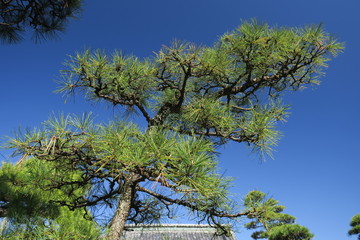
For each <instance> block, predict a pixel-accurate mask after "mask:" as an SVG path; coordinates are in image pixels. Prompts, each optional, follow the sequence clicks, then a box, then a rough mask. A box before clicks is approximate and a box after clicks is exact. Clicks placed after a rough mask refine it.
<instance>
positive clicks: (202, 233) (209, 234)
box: [122, 224, 235, 240]
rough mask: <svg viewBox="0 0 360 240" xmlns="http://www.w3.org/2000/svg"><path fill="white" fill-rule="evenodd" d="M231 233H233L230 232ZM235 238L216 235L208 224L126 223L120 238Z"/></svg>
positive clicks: (227, 239)
mask: <svg viewBox="0 0 360 240" xmlns="http://www.w3.org/2000/svg"><path fill="white" fill-rule="evenodd" d="M232 235H233V234H232ZM141 239H144V240H235V236H234V235H233V236H230V237H227V236H224V235H222V236H217V235H216V234H215V229H214V228H212V227H210V226H209V225H189V224H163V225H137V226H136V225H126V227H125V234H124V237H123V238H122V240H141Z"/></svg>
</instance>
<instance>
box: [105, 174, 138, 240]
mask: <svg viewBox="0 0 360 240" xmlns="http://www.w3.org/2000/svg"><path fill="white" fill-rule="evenodd" d="M135 185H136V183H134V182H127V181H125V182H124V184H123V187H122V189H121V190H122V191H121V196H120V200H119V203H118V205H117V208H116V210H115V213H114V217H113V219H112V220H111V223H110V229H109V232H108V234H107V236H106V239H107V240H120V239H121V236H122V234H123V231H124V227H125V223H126V219H127V217H128V216H129V212H130V208H131V202H132V200H133V198H134V193H135Z"/></svg>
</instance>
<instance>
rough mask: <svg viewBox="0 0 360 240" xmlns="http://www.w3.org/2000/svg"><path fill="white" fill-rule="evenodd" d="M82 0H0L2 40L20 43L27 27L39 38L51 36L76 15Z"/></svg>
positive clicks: (0, 36)
mask: <svg viewBox="0 0 360 240" xmlns="http://www.w3.org/2000/svg"><path fill="white" fill-rule="evenodd" d="M81 2H82V1H81V0H56V1H54V0H28V1H22V0H1V1H0V40H2V41H3V42H6V43H17V42H19V41H21V40H23V38H24V35H25V33H26V31H27V30H30V29H31V30H32V31H33V33H34V34H33V36H34V37H35V39H36V40H41V39H43V38H52V37H54V36H56V34H57V32H61V31H63V30H64V29H65V26H66V24H67V23H68V21H69V18H73V17H75V16H76V15H77V14H78V13H79V11H80V7H81Z"/></svg>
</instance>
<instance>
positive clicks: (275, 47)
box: [8, 21, 342, 239]
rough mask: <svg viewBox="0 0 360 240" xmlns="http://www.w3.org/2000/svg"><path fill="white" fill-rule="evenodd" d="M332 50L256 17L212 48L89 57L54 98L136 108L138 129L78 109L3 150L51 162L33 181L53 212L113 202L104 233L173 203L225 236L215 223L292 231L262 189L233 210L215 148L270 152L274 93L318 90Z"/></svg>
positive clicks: (324, 39) (317, 32)
mask: <svg viewBox="0 0 360 240" xmlns="http://www.w3.org/2000/svg"><path fill="white" fill-rule="evenodd" d="M341 50H342V44H340V43H338V42H337V41H336V40H334V39H333V38H331V37H330V36H329V35H328V34H327V33H325V32H324V31H323V30H322V28H321V26H316V27H306V28H270V27H269V26H268V25H266V24H262V23H258V22H256V21H251V22H245V23H243V24H242V25H241V26H240V27H239V28H238V29H237V30H235V31H233V32H230V33H227V34H225V35H224V36H222V37H221V38H220V39H219V41H218V42H217V43H216V44H215V45H214V46H212V47H204V46H202V47H198V46H195V45H194V44H191V43H183V42H180V41H175V42H174V43H173V44H172V45H171V46H169V47H166V46H165V47H163V48H162V49H161V50H160V51H159V52H158V53H157V54H156V55H155V56H154V57H153V58H150V59H138V58H136V57H134V56H124V55H123V54H121V53H119V52H115V53H114V54H113V55H112V56H107V55H105V53H104V52H102V51H95V52H92V51H90V50H88V51H85V52H84V53H79V54H77V55H75V56H73V57H71V58H70V59H69V61H68V62H67V63H66V69H65V70H64V71H63V72H62V73H63V74H62V80H61V81H60V84H61V87H60V88H59V89H58V92H62V93H65V95H67V94H74V93H76V92H77V91H80V92H82V93H84V94H85V96H86V97H87V99H88V100H90V101H105V102H107V103H110V104H112V105H114V106H117V105H119V106H121V107H125V108H127V110H131V111H133V112H138V113H140V116H142V117H143V118H144V120H145V121H146V123H147V128H144V129H141V128H140V127H138V126H136V124H133V123H130V122H120V121H115V122H110V123H109V124H102V125H99V124H95V123H94V122H93V121H92V120H91V117H90V115H86V114H84V115H83V116H81V117H76V116H70V115H69V116H60V117H52V118H50V120H48V121H46V122H45V123H44V124H43V127H42V128H39V129H35V130H33V131H25V132H24V133H21V132H19V134H18V135H16V136H15V137H14V138H13V139H11V140H10V141H9V142H8V147H9V148H12V149H14V150H15V153H18V154H25V155H26V156H31V157H33V158H35V159H37V160H38V161H40V162H47V163H49V164H50V166H52V167H53V168H52V169H53V170H52V171H51V174H44V176H43V178H44V182H43V184H45V185H42V186H46V187H48V189H45V190H46V191H48V190H50V189H51V190H52V189H58V190H59V191H60V192H61V193H62V194H63V195H64V196H62V195H61V194H59V195H56V199H55V200H54V202H56V203H58V204H60V205H61V206H68V207H69V208H71V209H78V208H89V207H91V208H96V207H98V206H101V205H106V206H109V207H113V206H114V205H115V204H116V203H118V207H117V210H116V211H115V213H114V218H113V219H117V220H116V221H111V222H110V225H111V227H110V229H112V230H111V231H113V232H110V235H109V236H112V238H119V237H120V236H121V231H122V230H121V228H122V226H123V225H122V224H123V223H125V221H129V222H134V223H139V222H140V223H143V222H152V221H158V220H159V219H160V218H161V216H163V215H167V216H169V217H171V216H173V211H174V209H175V210H176V206H182V207H185V208H187V209H188V210H189V211H191V212H193V213H195V216H196V217H198V219H199V221H200V222H201V221H207V222H208V223H209V224H212V225H214V226H216V227H217V228H218V229H220V230H221V231H222V232H224V233H226V232H227V231H228V229H226V227H224V226H223V225H222V223H224V221H226V220H224V219H234V218H237V217H241V216H247V217H248V218H250V219H251V220H252V221H251V222H250V223H248V224H247V225H246V227H247V228H249V229H258V228H264V231H263V230H261V231H258V232H255V233H254V235H253V237H254V238H256V239H257V238H270V237H272V238H273V239H278V238H276V237H278V236H288V235H286V234H288V232H292V233H293V234H292V235H291V234H290V235H291V236H297V232H296V231H297V230H296V229H297V228H299V227H298V225H293V223H294V220H295V218H294V217H293V216H290V215H288V214H284V213H282V211H283V210H284V208H285V207H283V206H280V205H278V201H276V200H274V199H272V198H270V199H265V195H264V194H263V193H261V192H258V191H253V192H250V193H249V194H248V195H247V196H246V198H245V202H244V205H245V210H243V211H242V210H239V207H236V206H237V205H236V203H235V202H233V201H232V200H231V199H230V198H229V193H228V187H229V184H230V179H228V178H226V177H223V176H221V175H219V174H218V170H217V161H216V157H217V155H216V148H217V147H218V146H220V145H222V144H226V143H227V142H228V141H234V142H238V143H246V144H248V145H249V146H250V147H252V149H253V150H254V152H257V153H260V155H261V156H264V155H270V156H271V151H272V148H273V147H274V146H275V145H276V144H277V141H278V139H279V137H280V135H281V134H280V132H279V131H278V130H277V128H276V126H277V124H278V122H279V121H284V118H285V117H286V116H287V110H288V106H286V105H283V104H282V103H281V96H282V95H283V94H284V93H285V92H286V91H288V90H294V91H296V90H298V89H301V88H305V87H306V86H309V85H310V86H311V85H313V84H318V83H319V82H318V78H319V76H321V74H322V73H323V70H324V67H326V64H327V62H328V60H329V58H330V57H331V56H335V55H336V54H337V53H338V52H340V51H341ZM119 219H120V220H119ZM119 222H121V223H119ZM113 226H114V227H113ZM119 229H120V230H119ZM300 230H301V231H300V232H301V233H304V231H303V229H302V228H301V229H300ZM114 231H116V233H114ZM283 233H284V234H285V235H284V234H283ZM282 234H283V235H282ZM304 236H305V235H304ZM309 236H310V235H309ZM301 237H303V235H301ZM289 239H293V238H289ZM294 239H295V238H294ZM301 239H307V238H306V237H303V238H301Z"/></svg>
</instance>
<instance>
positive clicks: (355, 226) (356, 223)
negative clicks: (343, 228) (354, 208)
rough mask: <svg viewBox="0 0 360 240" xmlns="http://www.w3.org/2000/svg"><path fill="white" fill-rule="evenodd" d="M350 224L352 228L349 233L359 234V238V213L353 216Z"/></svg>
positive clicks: (359, 235) (359, 237) (359, 236)
mask: <svg viewBox="0 0 360 240" xmlns="http://www.w3.org/2000/svg"><path fill="white" fill-rule="evenodd" d="M350 226H351V229H350V230H349V232H348V233H349V235H356V234H358V239H360V214H357V215H355V216H354V217H352V219H351V222H350Z"/></svg>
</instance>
